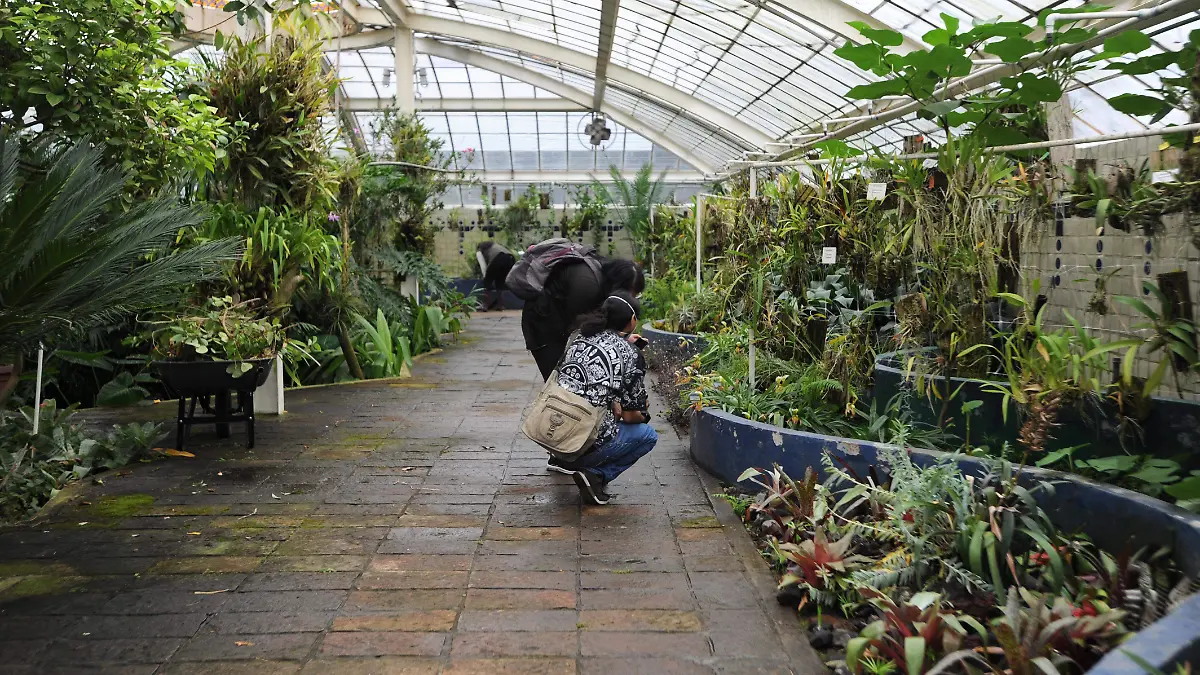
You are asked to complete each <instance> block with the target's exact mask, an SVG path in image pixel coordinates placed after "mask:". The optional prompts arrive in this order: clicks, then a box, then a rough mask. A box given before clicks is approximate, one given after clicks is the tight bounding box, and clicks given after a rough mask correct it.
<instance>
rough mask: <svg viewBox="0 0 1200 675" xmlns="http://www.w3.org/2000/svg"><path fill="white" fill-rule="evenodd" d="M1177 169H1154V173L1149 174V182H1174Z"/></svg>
mask: <svg viewBox="0 0 1200 675" xmlns="http://www.w3.org/2000/svg"><path fill="white" fill-rule="evenodd" d="M1177 171H1178V169H1172V170H1170V171H1155V172H1154V173H1152V174H1150V182H1151V183H1174V182H1175V181H1176V178H1175V173H1176V172H1177Z"/></svg>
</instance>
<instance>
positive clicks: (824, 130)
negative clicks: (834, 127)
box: [798, 113, 883, 148]
mask: <svg viewBox="0 0 1200 675" xmlns="http://www.w3.org/2000/svg"><path fill="white" fill-rule="evenodd" d="M882 114H883V113H878V114H875V115H859V116H857V117H835V118H833V119H828V120H822V121H821V131H822V135H823V136H827V135H829V125H830V124H840V123H842V122H866V121H867V120H873V119H875V118H876V117H879V115H882ZM810 145H812V143H811V142H810V143H800V144H798V147H802V148H804V147H808V146H810Z"/></svg>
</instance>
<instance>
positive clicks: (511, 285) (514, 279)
mask: <svg viewBox="0 0 1200 675" xmlns="http://www.w3.org/2000/svg"><path fill="white" fill-rule="evenodd" d="M576 262H582V263H584V264H586V265H587V266H588V267H591V268H592V271H593V272H595V273H596V276H597V277H599V276H600V254H598V253H597V252H596V249H595V248H594V247H592V246H588V245H587V244H580V243H578V242H574V241H571V240H570V239H562V238H558V239H547V240H546V241H543V242H541V243H539V244H534V245H533V246H530V247H529V250H528V251H526V252H525V255H523V256H521V259H520V260H518V261H517V264H516V265H513V268H512V270H510V271H509V273H508V278H507V279H505V280H504V283H505V284H506V285H507V286H508V290H510V291H512V293H513V295H515V296H517V297H518V298H520V299H522V300H525V301H532V300H537V299H538V297H540V296H541V295H542V293H543V292H544V291H545V290H546V279H548V278H549V277H550V273H551V272H553V271H554V270H555V268H557V267H559V266H561V265H566V264H573V263H576Z"/></svg>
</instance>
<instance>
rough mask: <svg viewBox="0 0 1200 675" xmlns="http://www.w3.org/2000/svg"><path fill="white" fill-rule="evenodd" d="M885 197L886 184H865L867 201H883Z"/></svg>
mask: <svg viewBox="0 0 1200 675" xmlns="http://www.w3.org/2000/svg"><path fill="white" fill-rule="evenodd" d="M886 196H887V183H868V184H867V199H869V200H872V201H876V202H879V201H883V198H884V197H886Z"/></svg>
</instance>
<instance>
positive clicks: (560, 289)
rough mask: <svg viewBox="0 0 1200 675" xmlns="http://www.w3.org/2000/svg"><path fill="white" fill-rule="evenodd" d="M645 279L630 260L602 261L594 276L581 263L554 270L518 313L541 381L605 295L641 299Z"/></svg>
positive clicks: (526, 342)
mask: <svg viewBox="0 0 1200 675" xmlns="http://www.w3.org/2000/svg"><path fill="white" fill-rule="evenodd" d="M645 288H646V277H645V275H644V274H643V273H642V268H641V266H639V265H637V264H636V263H634V262H633V261H632V260H623V259H612V260H605V261H604V262H603V263H602V264H601V265H600V274H599V275H596V274H594V273H593V272H592V269H591V268H590V267H588V266H587V265H586V264H584V263H583V262H574V263H570V264H566V265H562V266H560V267H556V268H554V270H553V271H552V272H551V273H550V276H549V277H548V278H547V279H546V285H545V291H544V292H543V293H542V295H541V296H539V297H538V298H537V299H536V300H533V301H529V302H526V303H525V308H524V309H523V310H522V311H521V333H522V334H523V335H524V336H525V348H526V349H528V350H529V351H530V353H532V354H533V359H534V360H535V361H537V365H538V370H539V371H541V373H542V379H543V380H545V379H547V378H549V377H550V373H552V372H554V367H555V366H556V365H558V361H559V359H561V358H562V355H563V352H564V351H565V350H566V348H567V339H568V338H569V337H570V335H571V331H572V330H573V329H574V327H575V325H576V323H577V321H578V320H579V317H581V316H583V315H584V314H587V313H589V312H593V311H595V310H596V308H597V307H598V306H599V305H600V303H601V302H603V301H604V299H605V298H607V297H608V296H609V295H612V294H614V293H616V292H617V291H622V292H624V293H626V294H627V295H629V296H630V297H636V296H638V295H641V293H642V291H643V290H644V289H645Z"/></svg>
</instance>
